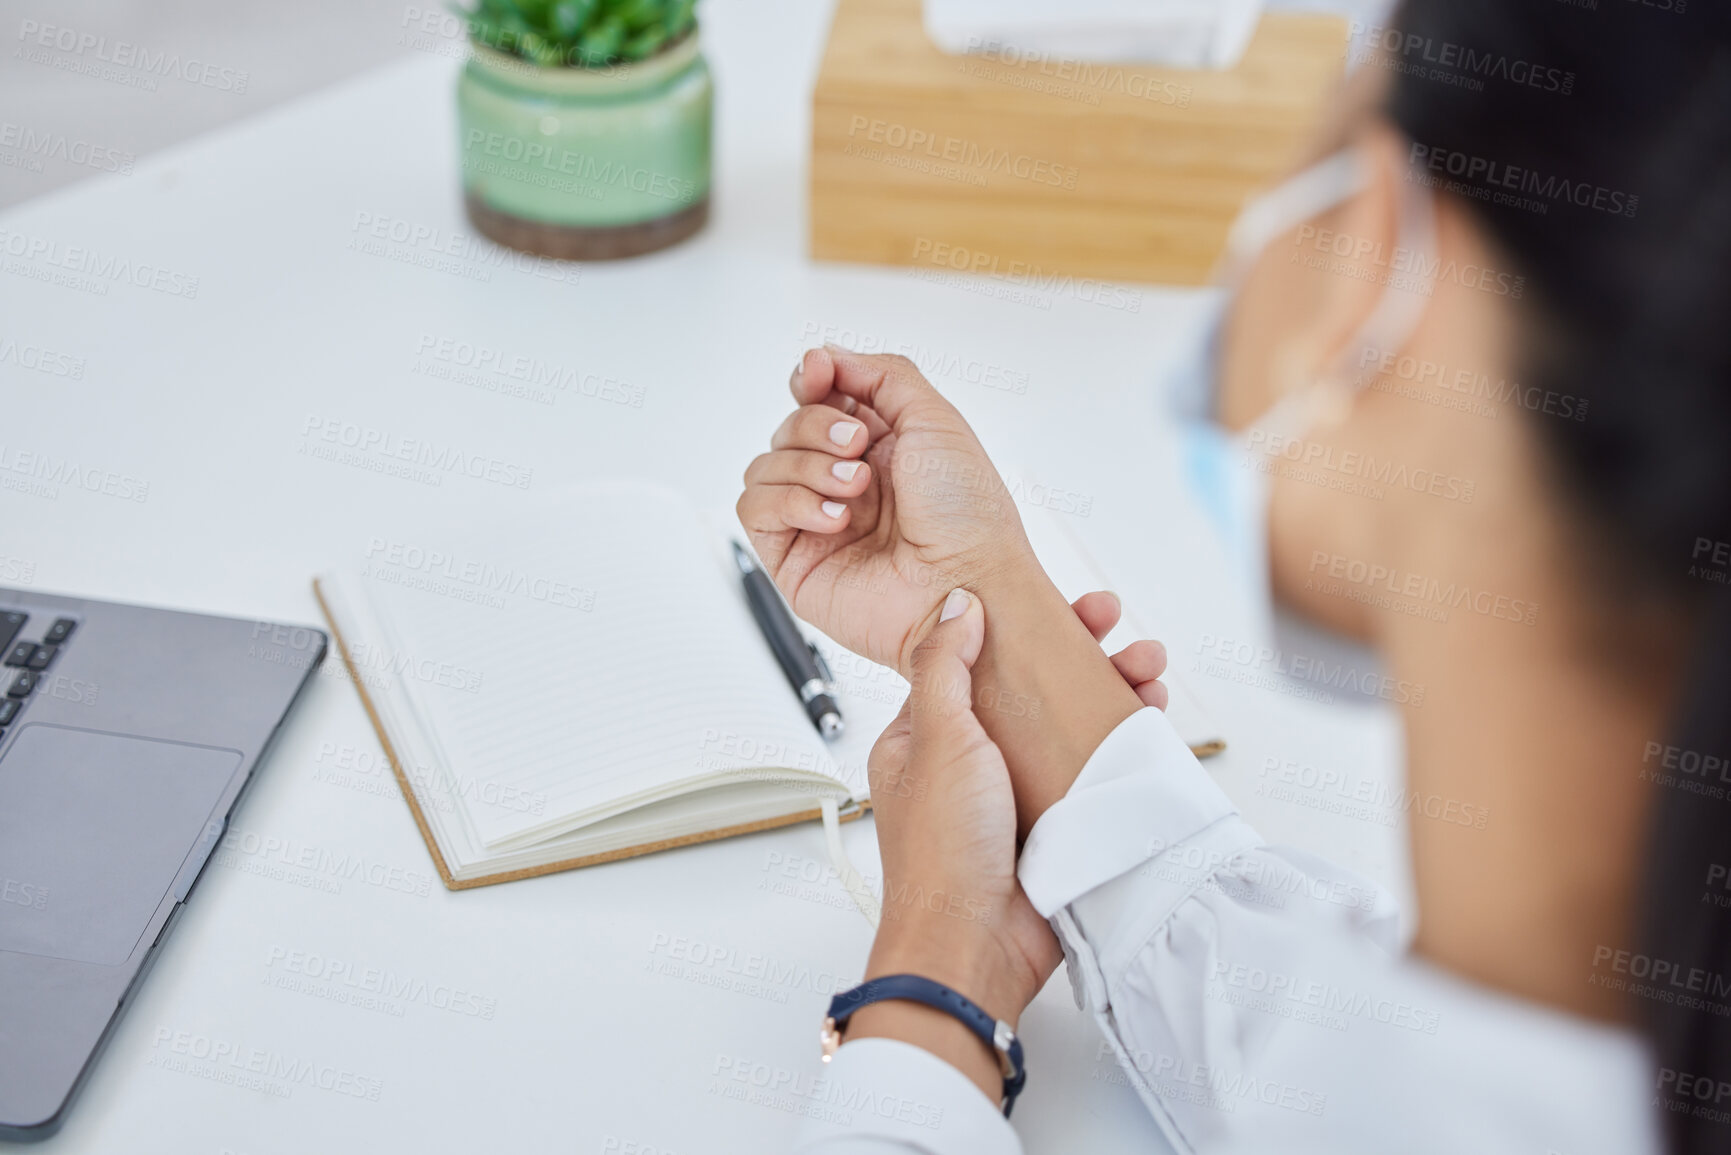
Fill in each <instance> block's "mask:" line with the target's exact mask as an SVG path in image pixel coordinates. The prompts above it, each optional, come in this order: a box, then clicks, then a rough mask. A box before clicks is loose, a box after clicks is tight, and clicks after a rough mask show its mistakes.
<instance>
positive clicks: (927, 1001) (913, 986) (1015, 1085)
mask: <svg viewBox="0 0 1731 1155" xmlns="http://www.w3.org/2000/svg"><path fill="white" fill-rule="evenodd" d="M894 999H900V1000H905V1001H907V1002H914V1003H920V1004H922V1005H924V1006H928V1007H931V1008H932V1009H933V1010H937V1011H943V1012H944V1013H945V1014H947V1015H949V1016H950V1017H952V1018H954V1019H956V1020H957V1021H959V1022H960V1023H961V1024H962V1025H963V1026H965V1027H967V1028H968V1030H970V1031H972V1032H973V1033H974V1034H975V1035H976V1036H977V1037H978V1038H979V1040H980V1041H981V1042H982V1043H984V1044H986V1046H987V1047H989V1048H991V1050H992V1053H993V1054H995V1055H996V1056H997V1057H998V1067H999V1069H1000V1070H1002V1071H1003V1073H1004V1100H1003V1107H1004V1117H1005V1118H1009V1115H1010V1108H1011V1107H1014V1106H1015V1105H1016V1096H1017V1095H1020V1094H1021V1093H1022V1087H1023V1085H1024V1084H1025V1083H1027V1081H1028V1072H1027V1069H1026V1068H1025V1067H1024V1066H1023V1065H1022V1040H1020V1039H1018V1038H1017V1037H1016V1032H1015V1031H1013V1030H1011V1029H1010V1024H1008V1023H1006V1022H1004V1021H1003V1020H1002V1019H994V1018H993V1017H992V1016H991V1015H988V1014H987V1013H986V1012H985V1011H983V1010H981V1009H980V1008H979V1007H978V1006H977V1005H976V1004H975V1003H974V1002H973V1000H972V999H969V998H968V997H967V996H966V995H964V994H962V993H961V992H960V991H954V990H951V989H950V988H949V987H946V986H944V985H943V984H942V983H939V982H933V981H932V980H931V979H928V978H922V977H921V976H919V975H884V976H882V977H880V978H875V979H870V980H868V981H866V982H863V983H861V984H860V985H859V986H857V987H855V988H853V989H852V990H851V991H843V992H842V993H841V994H839V995H837V996H835V998H833V999H831V1000H830V1001H829V1018H828V1019H827V1020H826V1021H825V1022H824V1025H823V1028H824V1029H823V1043H824V1061H825V1062H828V1061H829V1057H830V1056H831V1055H833V1054H834V1053H835V1049H836V1048H837V1047H838V1046H840V1044H841V1030H842V1028H843V1027H844V1026H846V1025H847V1021H848V1019H849V1018H850V1017H852V1015H853V1013H854V1012H855V1011H857V1010H859V1009H860V1008H861V1007H868V1006H870V1005H871V1004H873V1003H881V1002H886V1001H889V1000H894Z"/></svg>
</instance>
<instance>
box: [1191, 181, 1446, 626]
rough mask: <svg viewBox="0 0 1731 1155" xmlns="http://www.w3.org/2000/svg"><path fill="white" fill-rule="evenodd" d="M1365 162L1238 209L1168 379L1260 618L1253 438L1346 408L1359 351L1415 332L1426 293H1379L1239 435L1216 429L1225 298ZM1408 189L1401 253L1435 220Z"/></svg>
mask: <svg viewBox="0 0 1731 1155" xmlns="http://www.w3.org/2000/svg"><path fill="white" fill-rule="evenodd" d="M1367 164H1368V161H1367V160H1366V159H1365V157H1364V156H1363V154H1361V153H1359V152H1358V151H1356V150H1348V151H1345V152H1339V153H1335V154H1334V155H1333V156H1331V157H1328V158H1327V159H1326V160H1323V161H1321V162H1319V163H1318V164H1316V165H1314V166H1312V167H1311V168H1308V169H1305V170H1304V171H1303V172H1301V173H1299V174H1297V175H1296V176H1294V177H1292V178H1290V179H1289V180H1287V181H1286V182H1285V183H1283V184H1281V185H1280V186H1278V187H1277V188H1275V189H1274V190H1273V191H1271V192H1269V193H1267V194H1265V195H1264V196H1262V197H1260V198H1259V199H1257V200H1255V201H1253V202H1251V203H1250V204H1249V205H1248V206H1246V208H1245V210H1244V212H1243V213H1242V214H1241V215H1240V216H1239V218H1238V220H1237V222H1236V223H1235V224H1234V225H1233V227H1232V231H1231V233H1230V234H1229V235H1228V238H1227V242H1226V256H1225V259H1224V261H1223V275H1222V276H1221V277H1220V278H1219V279H1220V280H1221V281H1222V282H1223V287H1222V288H1220V289H1217V290H1212V291H1211V292H1212V294H1213V295H1212V296H1211V297H1210V299H1209V300H1208V303H1207V306H1206V308H1207V313H1206V315H1205V317H1204V320H1203V323H1202V324H1201V325H1199V326H1198V327H1197V328H1196V329H1193V330H1192V331H1191V332H1192V336H1191V337H1190V338H1189V347H1188V348H1187V349H1186V350H1185V352H1184V355H1183V356H1182V357H1181V359H1180V361H1179V364H1178V365H1177V367H1176V368H1174V369H1173V371H1172V372H1171V374H1170V376H1169V377H1168V379H1167V389H1166V398H1167V402H1168V405H1169V406H1170V409H1171V412H1172V416H1173V417H1174V419H1175V420H1176V422H1177V425H1178V431H1179V442H1180V454H1181V457H1182V469H1183V474H1184V477H1185V480H1186V482H1187V483H1188V484H1189V485H1190V487H1191V490H1192V492H1193V493H1194V495H1195V497H1196V500H1197V502H1198V504H1199V505H1200V506H1201V508H1202V510H1203V512H1204V513H1205V514H1206V515H1207V516H1208V519H1209V521H1210V522H1211V523H1212V524H1213V525H1214V527H1215V530H1216V532H1217V533H1218V535H1219V537H1220V540H1221V543H1222V545H1223V547H1224V548H1225V550H1226V552H1227V555H1228V558H1229V559H1230V561H1231V563H1232V565H1233V568H1234V569H1235V570H1236V571H1237V573H1238V575H1239V579H1240V581H1241V584H1242V586H1243V588H1244V591H1245V594H1246V595H1247V597H1248V598H1249V599H1250V604H1251V605H1252V606H1254V607H1257V608H1258V609H1259V611H1260V612H1261V614H1262V616H1263V617H1264V618H1266V617H1268V616H1269V611H1270V610H1271V608H1272V604H1273V598H1272V595H1271V594H1270V589H1269V580H1268V495H1269V487H1268V475H1267V474H1266V473H1265V472H1264V471H1263V470H1262V469H1261V468H1258V465H1259V464H1260V461H1259V452H1258V450H1256V449H1255V448H1253V445H1254V444H1255V443H1254V442H1252V440H1251V433H1252V431H1253V430H1254V431H1259V432H1260V433H1261V434H1262V435H1263V436H1262V437H1261V438H1258V441H1260V443H1262V444H1267V443H1268V439H1271V438H1290V437H1298V436H1301V435H1302V434H1303V433H1304V432H1305V431H1306V430H1307V429H1309V428H1310V427H1311V426H1312V425H1314V424H1315V423H1316V422H1317V420H1318V419H1319V418H1322V417H1324V416H1326V415H1328V414H1330V413H1333V414H1339V413H1341V412H1343V411H1344V410H1345V409H1347V408H1349V407H1350V404H1351V400H1352V396H1353V394H1355V393H1356V392H1357V390H1358V389H1359V388H1361V387H1362V379H1357V378H1355V377H1354V376H1353V374H1354V373H1355V372H1356V368H1355V367H1356V365H1357V363H1358V360H1359V357H1360V354H1362V353H1363V351H1364V350H1366V349H1377V350H1393V349H1399V348H1400V347H1401V346H1403V345H1404V344H1405V343H1406V342H1407V340H1408V339H1410V337H1411V335H1412V332H1413V330H1414V329H1415V328H1417V326H1418V322H1419V319H1420V318H1421V317H1422V316H1423V314H1424V308H1425V304H1426V302H1427V301H1428V300H1429V294H1428V293H1424V292H1414V291H1412V290H1406V289H1403V290H1395V289H1393V288H1387V287H1385V288H1384V290H1383V295H1382V297H1381V299H1380V300H1379V301H1378V302H1377V304H1376V307H1375V308H1374V309H1372V310H1371V313H1370V316H1369V317H1367V318H1366V320H1365V322H1364V324H1363V325H1362V326H1361V327H1360V328H1359V331H1358V333H1357V334H1356V335H1355V338H1354V340H1353V341H1351V342H1349V344H1348V347H1347V350H1346V353H1345V354H1344V355H1343V356H1342V357H1341V359H1340V360H1339V361H1337V362H1335V364H1334V365H1332V366H1330V367H1328V368H1327V369H1326V370H1325V371H1324V372H1323V373H1321V374H1320V375H1319V376H1318V378H1317V380H1315V381H1314V382H1312V383H1311V384H1310V385H1309V387H1308V388H1304V389H1300V390H1297V391H1294V392H1291V393H1288V394H1287V395H1285V396H1283V397H1282V398H1281V399H1280V400H1279V401H1278V402H1276V403H1275V405H1274V406H1273V407H1272V408H1271V409H1269V411H1268V412H1267V413H1265V414H1263V415H1262V417H1260V418H1258V419H1257V421H1256V422H1255V423H1254V424H1253V425H1252V426H1251V427H1250V429H1247V430H1245V431H1243V432H1242V433H1235V432H1233V431H1232V430H1230V429H1228V428H1227V427H1226V426H1225V425H1223V424H1221V422H1220V415H1219V393H1220V356H1221V342H1222V340H1223V338H1224V335H1225V334H1224V330H1225V322H1226V317H1227V314H1228V312H1229V311H1230V309H1231V305H1232V297H1233V294H1234V293H1235V292H1236V290H1237V287H1238V285H1239V283H1240V282H1241V281H1242V280H1243V278H1244V277H1245V276H1246V275H1247V274H1248V273H1249V271H1250V267H1251V266H1252V265H1253V264H1255V262H1256V260H1257V258H1258V257H1259V256H1261V254H1262V252H1263V250H1264V249H1266V248H1267V247H1268V246H1269V245H1270V244H1272V243H1273V242H1274V240H1275V239H1277V238H1278V237H1280V236H1283V235H1284V234H1286V233H1287V232H1290V231H1291V230H1292V229H1294V228H1297V227H1298V226H1299V225H1301V224H1303V223H1304V222H1305V221H1308V220H1310V219H1312V218H1313V217H1316V216H1318V215H1320V214H1321V213H1324V212H1327V211H1328V210H1329V209H1332V208H1335V207H1336V206H1338V205H1340V204H1343V203H1345V202H1346V201H1348V200H1350V199H1351V198H1352V197H1353V196H1355V195H1357V194H1358V193H1359V192H1360V191H1361V190H1362V189H1363V188H1364V187H1365V185H1366V184H1367V183H1368V181H1369V177H1370V173H1369V171H1368V168H1367ZM1404 188H1405V189H1406V190H1407V192H1406V196H1405V202H1406V203H1404V204H1403V206H1402V211H1401V214H1400V224H1399V243H1400V245H1401V246H1402V247H1403V248H1405V249H1406V250H1408V251H1412V252H1418V253H1426V254H1429V253H1431V252H1432V251H1433V250H1434V248H1435V243H1434V236H1435V215H1434V207H1433V205H1432V203H1431V201H1430V199H1429V193H1428V191H1426V190H1425V189H1424V187H1423V186H1422V185H1418V184H1405V185H1404Z"/></svg>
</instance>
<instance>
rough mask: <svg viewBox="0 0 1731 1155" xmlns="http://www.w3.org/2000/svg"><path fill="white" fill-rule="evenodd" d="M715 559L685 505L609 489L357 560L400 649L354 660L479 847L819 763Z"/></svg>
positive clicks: (709, 540) (807, 731) (643, 491)
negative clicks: (376, 677) (433, 765)
mask: <svg viewBox="0 0 1731 1155" xmlns="http://www.w3.org/2000/svg"><path fill="white" fill-rule="evenodd" d="M716 545H717V543H716V542H715V540H714V538H713V537H712V536H711V535H710V534H709V533H708V532H707V530H706V529H705V527H704V525H703V523H702V521H701V519H700V518H699V517H698V516H697V515H696V513H695V512H694V511H693V510H692V509H691V508H690V506H689V505H688V504H687V503H686V502H685V501H684V500H683V499H682V498H680V497H679V496H678V495H676V494H672V493H670V492H667V491H663V490H659V489H654V488H649V487H641V486H625V485H621V486H613V487H607V488H605V489H596V490H589V491H585V492H584V493H583V494H582V495H581V496H580V497H574V498H571V499H568V500H563V501H560V502H558V503H557V504H553V505H548V506H543V507H541V508H540V509H539V510H538V511H537V512H536V513H535V514H533V515H529V516H524V517H522V518H519V519H513V520H512V521H510V522H501V523H495V524H493V525H491V526H489V527H486V528H484V529H481V530H477V531H473V532H465V533H463V534H462V535H460V537H454V538H453V539H452V540H451V541H448V542H443V543H433V544H431V545H429V546H428V547H427V548H426V550H425V551H424V552H423V553H422V554H421V556H419V557H416V556H413V555H412V554H410V553H408V552H402V553H400V554H399V556H397V557H395V558H394V559H393V558H392V557H391V556H389V555H388V554H381V553H375V554H374V555H373V556H371V557H369V559H368V564H367V567H366V577H367V579H368V580H366V581H364V582H363V583H362V585H363V587H364V588H365V590H366V592H367V596H368V597H369V600H371V601H372V603H373V606H374V609H375V611H376V613H377V615H378V616H379V617H380V618H381V619H383V620H384V621H386V622H387V623H388V625H389V629H390V633H391V635H392V637H391V638H390V639H389V640H388V642H387V643H386V644H385V645H384V646H382V647H380V649H381V650H382V651H384V652H379V653H373V654H367V655H363V658H364V659H365V661H364V666H372V667H374V668H377V669H379V670H380V672H389V673H391V674H393V675H394V676H395V677H397V678H399V679H401V680H402V682H403V684H404V685H405V687H406V689H407V691H408V693H409V695H410V696H411V697H412V698H413V699H414V700H415V703H416V706H417V707H418V711H417V712H418V713H419V714H420V715H421V717H422V718H423V719H424V722H425V724H426V725H427V726H429V727H430V728H431V729H432V730H433V731H434V734H433V737H434V738H435V740H436V742H437V744H438V746H439V747H440V748H441V750H442V752H443V754H444V756H445V757H446V758H448V759H449V762H450V765H449V767H448V770H449V772H450V777H451V780H452V783H453V786H454V792H455V794H456V796H457V799H458V801H459V805H460V808H461V810H462V812H463V814H464V816H465V817H466V819H467V820H468V823H469V825H470V826H471V829H472V830H473V832H474V833H475V835H476V837H477V838H478V839H479V840H480V841H481V842H482V843H483V844H484V845H486V846H488V847H489V848H497V847H500V846H502V845H521V844H523V843H524V842H527V841H533V840H534V839H536V838H537V837H546V836H551V835H552V834H554V833H560V832H563V831H565V830H569V829H572V828H574V827H575V826H576V825H580V824H581V823H582V822H583V821H585V820H593V819H594V818H597V817H601V816H603V815H604V814H606V813H609V812H611V810H617V809H618V808H619V806H620V804H621V803H623V802H625V801H627V800H632V799H638V798H647V797H651V796H654V795H656V794H658V793H664V792H666V791H667V789H668V788H670V787H676V786H677V785H678V784H679V783H681V782H685V781H689V780H690V779H693V778H695V777H698V776H700V775H705V774H709V773H714V772H716V771H718V770H730V769H737V768H741V767H795V768H806V769H814V770H820V771H821V770H822V769H823V768H824V761H825V755H824V752H823V748H822V742H821V741H820V740H819V739H818V737H817V735H816V733H815V731H813V730H812V728H811V725H810V723H809V722H808V721H807V720H806V718H805V715H804V713H803V712H802V711H801V710H800V708H799V706H798V704H797V701H796V699H795V698H794V696H793V693H792V691H791V689H790V688H789V687H788V684H787V681H786V679H785V678H783V677H782V675H781V671H780V669H779V667H777V666H776V664H775V662H774V659H773V657H772V656H771V655H770V653H769V650H768V647H767V645H766V644H765V642H764V640H763V638H762V635H761V634H760V633H759V632H758V631H757V628H756V625H755V624H754V623H753V621H752V620H751V616H750V612H749V610H748V609H747V607H746V603H745V599H744V597H743V594H742V593H741V592H740V590H739V587H738V578H737V577H736V576H735V575H734V574H732V573H731V572H729V571H728V570H727V569H725V568H723V566H722V563H721V557H720V555H719V554H718V553H717V550H716ZM434 552H437V553H438V554H440V558H439V560H438V561H437V562H436V563H435V562H433V561H431V560H429V555H430V554H431V553H434ZM393 562H394V564H393Z"/></svg>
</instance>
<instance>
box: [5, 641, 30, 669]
mask: <svg viewBox="0 0 1731 1155" xmlns="http://www.w3.org/2000/svg"><path fill="white" fill-rule="evenodd" d="M35 652H36V643H35V642H19V643H18V644H17V645H15V646H13V647H12V649H11V651H10V652H9V653H7V655H6V665H8V666H27V665H29V664H30V656H31V655H32V654H34V653H35Z"/></svg>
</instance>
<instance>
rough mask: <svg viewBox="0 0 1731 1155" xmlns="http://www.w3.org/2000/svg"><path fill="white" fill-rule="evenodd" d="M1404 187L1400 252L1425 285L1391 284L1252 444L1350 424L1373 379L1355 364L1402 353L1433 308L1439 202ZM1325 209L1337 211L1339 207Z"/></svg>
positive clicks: (1264, 422)
mask: <svg viewBox="0 0 1731 1155" xmlns="http://www.w3.org/2000/svg"><path fill="white" fill-rule="evenodd" d="M1363 175H1364V181H1363V183H1361V184H1360V185H1359V186H1358V187H1357V188H1356V189H1354V193H1356V192H1359V191H1362V190H1363V188H1364V187H1366V186H1367V185H1368V183H1369V171H1368V168H1367V169H1366V170H1365V172H1364V174H1363ZM1403 175H1404V174H1403ZM1401 184H1402V186H1403V191H1402V193H1401V197H1400V201H1399V205H1400V207H1399V209H1398V210H1397V223H1396V225H1395V242H1396V243H1395V252H1396V253H1397V254H1400V253H1407V254H1410V255H1411V256H1410V258H1409V259H1410V260H1412V261H1413V263H1414V264H1415V266H1416V267H1417V269H1418V270H1419V271H1418V273H1417V274H1416V278H1415V279H1416V280H1417V281H1418V282H1419V284H1417V285H1415V286H1413V287H1410V288H1399V289H1397V288H1395V287H1394V285H1393V284H1392V283H1387V282H1385V283H1384V285H1383V290H1382V295H1381V296H1380V297H1379V298H1377V302H1376V306H1375V307H1374V308H1372V309H1371V311H1370V315H1369V316H1368V317H1366V318H1365V319H1364V322H1363V323H1362V324H1361V325H1359V327H1358V329H1357V330H1356V331H1355V332H1354V333H1353V336H1352V340H1350V341H1349V342H1347V345H1346V348H1345V349H1344V350H1343V351H1342V352H1341V354H1340V355H1339V356H1338V357H1336V358H1335V360H1334V361H1333V362H1332V363H1331V364H1330V365H1329V367H1328V368H1327V369H1326V370H1324V371H1323V372H1322V373H1321V375H1319V376H1318V377H1317V379H1316V381H1315V382H1314V383H1313V384H1312V385H1311V387H1310V388H1308V389H1304V390H1301V391H1299V392H1296V393H1292V394H1289V395H1287V396H1286V397H1283V398H1281V399H1280V400H1279V401H1277V402H1275V404H1274V406H1273V407H1272V408H1271V409H1269V411H1268V412H1267V413H1265V414H1263V416H1262V417H1261V418H1260V419H1259V420H1257V421H1256V422H1254V423H1253V424H1252V425H1251V427H1250V429H1248V430H1246V431H1245V438H1246V444H1249V437H1250V434H1251V432H1252V431H1257V432H1258V433H1259V434H1260V435H1261V436H1262V437H1265V438H1279V439H1282V440H1286V439H1290V438H1294V437H1298V436H1300V435H1302V434H1303V433H1304V432H1305V430H1307V429H1309V428H1311V427H1312V426H1313V425H1315V424H1317V423H1318V422H1321V423H1323V424H1338V423H1339V422H1341V421H1343V420H1345V418H1346V414H1347V413H1348V412H1350V411H1351V409H1352V403H1353V401H1354V400H1355V399H1356V398H1357V396H1358V394H1359V393H1361V392H1363V390H1364V388H1365V386H1366V384H1367V383H1368V381H1369V378H1368V377H1364V376H1362V375H1359V376H1356V377H1355V376H1354V373H1353V370H1354V365H1353V363H1354V362H1355V361H1359V360H1361V359H1362V358H1363V355H1364V353H1365V352H1366V351H1367V350H1376V351H1377V352H1378V354H1379V355H1380V353H1382V352H1384V351H1388V350H1394V349H1398V348H1399V347H1400V346H1401V345H1403V344H1405V343H1406V339H1407V338H1408V337H1410V336H1412V334H1413V332H1414V330H1416V329H1417V328H1418V323H1419V321H1420V320H1421V319H1422V318H1423V317H1424V314H1425V310H1426V309H1428V308H1429V307H1430V299H1431V296H1432V295H1433V294H1434V293H1435V292H1436V275H1437V272H1438V271H1439V270H1440V268H1441V266H1442V259H1441V258H1440V257H1438V256H1437V255H1436V235H1437V230H1436V201H1435V200H1434V199H1433V198H1432V197H1431V194H1430V190H1429V189H1427V188H1425V187H1424V186H1423V185H1422V184H1420V183H1419V182H1417V181H1411V180H1402V181H1401ZM1336 203H1338V202H1336ZM1325 207H1327V208H1332V207H1333V205H1328V206H1325ZM1318 211H1322V210H1320V209H1319V210H1318ZM1288 227H1290V226H1288ZM1391 271H1392V270H1391ZM1403 275H1404V274H1403Z"/></svg>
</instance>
